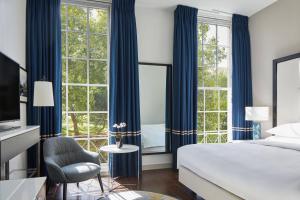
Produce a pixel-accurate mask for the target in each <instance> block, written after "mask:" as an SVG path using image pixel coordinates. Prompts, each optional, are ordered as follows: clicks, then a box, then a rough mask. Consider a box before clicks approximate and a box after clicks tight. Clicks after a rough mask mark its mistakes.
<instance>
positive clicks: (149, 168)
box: [143, 163, 172, 171]
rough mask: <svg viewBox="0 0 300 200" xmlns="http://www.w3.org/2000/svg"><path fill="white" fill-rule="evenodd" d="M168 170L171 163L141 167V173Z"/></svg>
mask: <svg viewBox="0 0 300 200" xmlns="http://www.w3.org/2000/svg"><path fill="white" fill-rule="evenodd" d="M169 168H172V164H171V163H164V164H153V165H143V171H146V170H154V169H169Z"/></svg>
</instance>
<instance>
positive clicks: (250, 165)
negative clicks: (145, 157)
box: [177, 141, 300, 200]
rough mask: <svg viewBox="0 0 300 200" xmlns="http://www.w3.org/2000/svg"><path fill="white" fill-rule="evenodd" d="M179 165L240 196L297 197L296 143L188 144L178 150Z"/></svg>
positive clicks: (299, 156) (299, 164) (264, 199)
mask: <svg viewBox="0 0 300 200" xmlns="http://www.w3.org/2000/svg"><path fill="white" fill-rule="evenodd" d="M180 166H183V167H185V168H187V169H189V170H191V171H192V172H194V173H195V174H197V175H199V176H200V177H202V178H204V179H206V180H208V181H210V182H212V183H214V184H216V185H218V186H220V187H222V188H223V189H225V190H227V191H229V192H231V193H233V194H235V195H237V196H239V197H241V198H243V199H250V200H268V199H272V200H282V199H288V200H294V199H295V200H296V199H297V200H299V199H300V145H299V144H288V143H280V142H270V141H257V142H245V143H229V144H195V145H187V146H183V147H181V148H179V149H178V162H177V167H178V168H179V167H180Z"/></svg>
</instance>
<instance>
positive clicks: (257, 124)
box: [252, 122, 261, 140]
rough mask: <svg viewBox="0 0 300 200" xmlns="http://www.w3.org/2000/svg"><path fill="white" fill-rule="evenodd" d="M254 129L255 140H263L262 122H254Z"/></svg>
mask: <svg viewBox="0 0 300 200" xmlns="http://www.w3.org/2000/svg"><path fill="white" fill-rule="evenodd" d="M252 129H253V133H252V136H253V140H259V139H261V124H260V122H253V124H252Z"/></svg>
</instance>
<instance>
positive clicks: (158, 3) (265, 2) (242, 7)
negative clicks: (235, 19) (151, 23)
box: [136, 0, 277, 16]
mask: <svg viewBox="0 0 300 200" xmlns="http://www.w3.org/2000/svg"><path fill="white" fill-rule="evenodd" d="M276 1H277V0H136V6H138V7H152V8H172V7H174V8H175V6H176V5H178V4H182V5H187V6H192V7H196V8H198V9H200V11H201V10H209V11H216V10H217V11H221V12H226V13H236V14H241V15H246V16H251V15H253V14H255V13H257V12H258V11H260V10H262V9H263V8H265V7H267V6H269V5H271V4H272V3H274V2H276Z"/></svg>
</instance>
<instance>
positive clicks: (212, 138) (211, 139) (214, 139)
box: [206, 133, 219, 143]
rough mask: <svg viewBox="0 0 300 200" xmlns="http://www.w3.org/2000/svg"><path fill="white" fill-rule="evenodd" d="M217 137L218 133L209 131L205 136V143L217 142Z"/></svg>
mask: <svg viewBox="0 0 300 200" xmlns="http://www.w3.org/2000/svg"><path fill="white" fill-rule="evenodd" d="M218 137H219V135H218V134H217V133H215V134H212V133H209V134H207V136H206V141H207V143H218V142H219V141H218Z"/></svg>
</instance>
